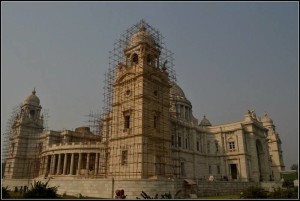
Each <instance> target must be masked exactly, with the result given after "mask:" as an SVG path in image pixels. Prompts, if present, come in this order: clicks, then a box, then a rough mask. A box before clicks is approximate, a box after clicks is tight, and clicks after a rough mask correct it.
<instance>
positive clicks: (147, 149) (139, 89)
mask: <svg viewBox="0 0 300 201" xmlns="http://www.w3.org/2000/svg"><path fill="white" fill-rule="evenodd" d="M160 54H161V52H160V50H159V49H158V47H157V46H156V43H155V39H154V38H153V37H152V36H151V34H149V33H148V32H147V29H146V27H145V26H143V22H141V24H140V28H139V30H138V31H137V32H136V33H134V34H133V35H132V38H131V39H130V43H129V45H128V46H127V47H126V49H124V55H125V57H126V63H123V64H120V65H119V66H118V68H117V70H116V77H115V80H114V85H113V91H114V99H113V103H112V105H113V107H112V108H113V110H112V112H111V113H108V114H107V115H106V118H104V119H103V121H101V122H102V124H101V126H102V127H101V128H102V133H101V135H95V134H93V133H91V132H90V130H89V128H87V127H79V128H77V129H75V131H70V130H65V131H43V116H41V114H40V111H41V108H42V107H41V104H40V100H39V98H38V97H37V96H36V91H35V90H34V91H33V92H32V94H31V95H30V96H28V97H27V98H26V99H25V100H24V102H23V105H22V109H21V113H20V114H19V115H18V116H17V118H16V120H15V123H14V125H13V129H12V130H13V133H12V136H11V138H10V147H9V155H8V157H7V159H6V166H5V173H4V178H5V179H6V180H9V179H26V178H45V177H49V176H51V177H54V178H60V179H63V178H65V179H70V178H82V179H85V178H86V179H93V178H94V179H100V178H106V179H107V178H119V179H122V178H124V179H125V178H130V179H163V178H181V179H182V178H184V179H194V180H196V179H202V180H208V179H209V178H210V179H211V180H212V179H214V180H229V181H255V182H259V181H271V180H279V179H280V171H282V170H284V163H283V158H282V149H281V140H280V138H279V135H278V133H277V132H276V130H275V126H274V124H273V121H272V119H271V118H270V117H269V116H268V115H267V114H265V115H264V116H263V117H262V118H259V117H257V116H256V115H255V112H254V111H249V110H248V111H247V112H246V114H245V115H244V117H242V118H241V120H239V121H236V122H233V123H229V124H222V125H212V124H211V123H210V121H209V120H208V119H207V118H206V116H204V117H203V119H202V120H201V121H200V123H199V122H198V119H197V118H195V117H194V116H193V111H192V104H191V102H190V101H189V100H188V99H187V97H186V96H185V94H184V92H183V90H182V89H181V88H180V87H179V86H178V85H177V84H176V83H175V82H173V81H171V80H170V79H169V77H168V73H167V72H166V69H164V66H159V58H160ZM245 110H246V109H245Z"/></svg>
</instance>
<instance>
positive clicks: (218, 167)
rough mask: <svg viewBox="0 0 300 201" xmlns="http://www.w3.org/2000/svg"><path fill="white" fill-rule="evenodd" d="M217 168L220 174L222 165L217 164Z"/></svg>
mask: <svg viewBox="0 0 300 201" xmlns="http://www.w3.org/2000/svg"><path fill="white" fill-rule="evenodd" d="M217 170H218V174H220V173H221V170H220V166H219V165H217Z"/></svg>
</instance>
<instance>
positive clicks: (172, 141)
mask: <svg viewBox="0 0 300 201" xmlns="http://www.w3.org/2000/svg"><path fill="white" fill-rule="evenodd" d="M171 143H172V146H174V144H175V142H174V135H172V140H171Z"/></svg>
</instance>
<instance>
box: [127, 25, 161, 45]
mask: <svg viewBox="0 0 300 201" xmlns="http://www.w3.org/2000/svg"><path fill="white" fill-rule="evenodd" d="M139 43H148V44H149V45H152V46H155V45H156V43H155V40H154V38H153V37H152V36H151V35H150V34H149V32H148V31H147V30H146V27H145V26H144V24H141V25H140V28H139V31H138V32H136V33H135V34H133V35H132V37H131V39H130V42H129V47H132V46H135V45H138V44H139Z"/></svg>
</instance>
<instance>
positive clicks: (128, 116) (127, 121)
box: [124, 114, 130, 129]
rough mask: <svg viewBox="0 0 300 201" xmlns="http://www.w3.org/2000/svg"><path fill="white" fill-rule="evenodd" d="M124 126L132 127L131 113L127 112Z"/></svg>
mask: <svg viewBox="0 0 300 201" xmlns="http://www.w3.org/2000/svg"><path fill="white" fill-rule="evenodd" d="M124 128H125V129H126V128H130V115H129V114H126V115H125V117H124Z"/></svg>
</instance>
